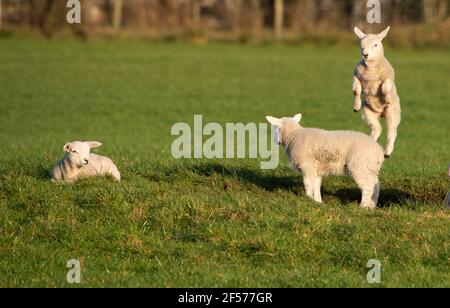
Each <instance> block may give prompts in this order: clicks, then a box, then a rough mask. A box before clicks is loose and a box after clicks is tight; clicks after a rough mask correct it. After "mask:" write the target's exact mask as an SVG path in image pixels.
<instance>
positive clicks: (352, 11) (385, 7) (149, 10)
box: [0, 0, 450, 36]
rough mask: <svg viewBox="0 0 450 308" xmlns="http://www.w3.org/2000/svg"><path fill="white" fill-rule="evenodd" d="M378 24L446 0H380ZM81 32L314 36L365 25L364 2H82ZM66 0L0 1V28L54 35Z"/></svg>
mask: <svg viewBox="0 0 450 308" xmlns="http://www.w3.org/2000/svg"><path fill="white" fill-rule="evenodd" d="M379 1H380V3H381V7H382V11H381V12H382V15H381V16H382V23H383V24H386V23H389V24H401V25H403V24H421V23H423V24H436V23H445V22H446V21H448V11H449V2H450V1H449V0H379ZM81 3H82V25H83V29H84V31H92V30H98V29H109V30H114V31H121V30H128V31H133V30H136V31H137V30H140V31H143V30H144V31H145V30H149V31H153V32H154V33H158V32H164V31H216V32H224V33H237V32H243V31H244V32H246V33H250V34H253V35H257V34H258V33H260V32H262V31H267V30H270V31H273V32H274V33H275V34H276V35H277V36H282V35H283V32H287V31H289V32H305V31H307V32H314V31H315V30H316V29H318V28H319V27H321V26H332V27H333V28H334V29H347V28H348V27H350V26H352V25H355V24H364V23H367V22H366V15H367V13H368V11H369V10H370V8H368V7H367V3H368V1H367V0H126V1H125V0H81ZM66 12H67V8H66V1H65V0H0V17H1V18H0V27H6V26H8V27H11V28H14V27H29V28H37V29H40V30H42V31H47V32H51V31H55V30H58V29H61V27H64V26H67V25H66V21H65V16H66Z"/></svg>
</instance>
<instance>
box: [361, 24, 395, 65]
mask: <svg viewBox="0 0 450 308" xmlns="http://www.w3.org/2000/svg"><path fill="white" fill-rule="evenodd" d="M389 29H390V27H388V28H387V29H386V30H384V31H383V32H381V33H380V34H365V33H364V32H362V31H361V30H359V29H358V28H355V34H356V35H357V36H358V37H359V38H360V39H361V55H362V57H363V59H364V61H365V62H370V61H376V60H378V59H381V58H383V57H384V47H383V39H384V38H385V37H386V35H387V34H388V32H389Z"/></svg>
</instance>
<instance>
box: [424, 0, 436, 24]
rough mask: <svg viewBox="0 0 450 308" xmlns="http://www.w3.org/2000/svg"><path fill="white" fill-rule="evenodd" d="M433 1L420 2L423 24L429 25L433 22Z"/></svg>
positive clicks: (434, 14) (434, 15) (434, 13)
mask: <svg viewBox="0 0 450 308" xmlns="http://www.w3.org/2000/svg"><path fill="white" fill-rule="evenodd" d="M434 4H435V1H434V0H422V10H423V17H424V19H425V22H427V23H431V22H433V21H434V20H435V17H436V12H435V6H434Z"/></svg>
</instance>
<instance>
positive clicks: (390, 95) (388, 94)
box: [381, 78, 396, 105]
mask: <svg viewBox="0 0 450 308" xmlns="http://www.w3.org/2000/svg"><path fill="white" fill-rule="evenodd" d="M394 88H395V84H394V82H393V81H392V80H390V79H389V78H388V79H386V80H385V81H384V82H383V84H382V85H381V92H382V93H383V95H384V100H385V102H386V104H387V105H390V104H392V103H394V101H395V96H396V94H395V93H394Z"/></svg>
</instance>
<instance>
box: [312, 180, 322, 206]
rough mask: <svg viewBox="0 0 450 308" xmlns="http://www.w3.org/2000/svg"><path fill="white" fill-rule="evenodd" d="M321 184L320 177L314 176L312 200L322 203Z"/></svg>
mask: <svg viewBox="0 0 450 308" xmlns="http://www.w3.org/2000/svg"><path fill="white" fill-rule="evenodd" d="M321 186H322V178H321V177H319V176H318V177H316V178H315V180H314V201H316V202H318V203H322V194H321V193H320V187H321Z"/></svg>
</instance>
